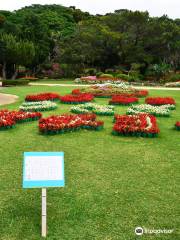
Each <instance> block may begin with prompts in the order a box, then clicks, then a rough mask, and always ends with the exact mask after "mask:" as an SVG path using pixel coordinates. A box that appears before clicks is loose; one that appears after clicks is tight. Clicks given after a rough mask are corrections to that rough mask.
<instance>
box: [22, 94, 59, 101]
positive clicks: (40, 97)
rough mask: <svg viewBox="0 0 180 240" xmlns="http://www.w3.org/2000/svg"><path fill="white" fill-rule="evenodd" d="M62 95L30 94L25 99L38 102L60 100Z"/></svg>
mask: <svg viewBox="0 0 180 240" xmlns="http://www.w3.org/2000/svg"><path fill="white" fill-rule="evenodd" d="M59 97H60V95H59V94H57V93H39V94H36V95H28V96H26V98H25V100H26V101H28V102H37V101H48V100H49V101H55V100H59Z"/></svg>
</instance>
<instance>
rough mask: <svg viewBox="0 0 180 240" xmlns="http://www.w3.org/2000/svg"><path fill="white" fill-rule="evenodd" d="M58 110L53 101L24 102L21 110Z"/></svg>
mask: <svg viewBox="0 0 180 240" xmlns="http://www.w3.org/2000/svg"><path fill="white" fill-rule="evenodd" d="M56 108H57V104H56V103H54V102H51V101H40V102H24V103H23V104H22V105H21V106H20V107H19V109H20V110H21V111H25V112H41V111H50V110H54V109H56Z"/></svg>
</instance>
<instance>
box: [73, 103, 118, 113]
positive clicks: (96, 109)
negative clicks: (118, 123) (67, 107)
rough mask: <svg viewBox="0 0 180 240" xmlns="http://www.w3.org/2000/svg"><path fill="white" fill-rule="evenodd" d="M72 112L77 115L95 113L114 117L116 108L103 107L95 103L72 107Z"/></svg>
mask: <svg viewBox="0 0 180 240" xmlns="http://www.w3.org/2000/svg"><path fill="white" fill-rule="evenodd" d="M71 112H73V113H77V114H86V113H91V112H92V113H95V114H97V115H104V116H112V115H114V106H102V105H98V104H95V103H85V104H83V105H77V106H73V107H71Z"/></svg>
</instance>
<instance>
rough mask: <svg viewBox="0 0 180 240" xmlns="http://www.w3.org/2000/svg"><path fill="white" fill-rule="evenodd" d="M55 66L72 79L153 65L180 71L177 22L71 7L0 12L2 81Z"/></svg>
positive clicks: (145, 14) (179, 25)
mask: <svg viewBox="0 0 180 240" xmlns="http://www.w3.org/2000/svg"><path fill="white" fill-rule="evenodd" d="M53 63H59V64H60V67H61V70H62V74H64V75H65V76H74V75H76V74H79V73H82V72H83V71H86V69H88V68H90V69H96V71H99V72H101V71H103V72H104V71H105V70H106V69H119V70H121V69H122V71H125V70H127V71H129V70H130V69H131V68H132V66H136V68H138V71H140V73H141V74H145V73H146V72H147V71H149V70H150V69H151V66H152V65H154V64H157V65H162V64H166V66H167V65H168V66H170V67H171V69H172V70H174V71H176V70H178V69H179V68H180V19H175V20H173V19H170V18H168V17H167V16H162V17H150V16H149V13H148V12H140V11H135V12H133V11H129V10H126V9H125V10H124V9H123V10H117V11H115V12H114V13H109V14H106V15H95V16H94V15H91V14H89V13H88V12H83V11H81V10H79V9H76V8H75V7H73V6H72V7H69V8H67V7H63V6H61V5H32V6H30V7H25V8H22V9H20V10H18V11H14V12H9V11H0V64H1V75H2V76H3V78H16V76H17V74H18V68H19V66H24V67H26V68H27V69H29V71H30V72H31V73H40V72H42V69H43V70H49V69H51V66H52V64H53Z"/></svg>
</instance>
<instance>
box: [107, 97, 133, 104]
mask: <svg viewBox="0 0 180 240" xmlns="http://www.w3.org/2000/svg"><path fill="white" fill-rule="evenodd" d="M137 102H138V98H136V97H126V96H123V95H114V96H113V97H112V99H111V100H110V101H109V104H122V105H129V104H132V103H137Z"/></svg>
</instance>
